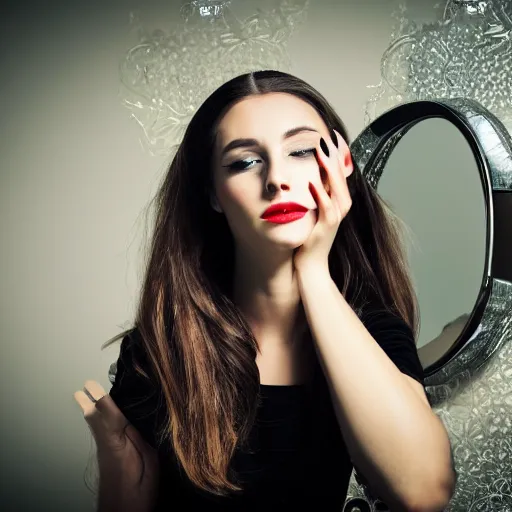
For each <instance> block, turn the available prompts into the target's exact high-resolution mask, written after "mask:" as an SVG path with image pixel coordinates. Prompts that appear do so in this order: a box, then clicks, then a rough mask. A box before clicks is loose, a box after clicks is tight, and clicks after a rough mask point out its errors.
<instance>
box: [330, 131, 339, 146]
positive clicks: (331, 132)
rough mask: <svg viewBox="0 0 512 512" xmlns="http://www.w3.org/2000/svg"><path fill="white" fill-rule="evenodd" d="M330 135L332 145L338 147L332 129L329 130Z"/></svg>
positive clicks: (336, 138)
mask: <svg viewBox="0 0 512 512" xmlns="http://www.w3.org/2000/svg"><path fill="white" fill-rule="evenodd" d="M330 134H331V139H332V143H333V144H334V145H335V146H336V147H338V137H336V134H335V133H334V130H333V129H332V128H331V129H330Z"/></svg>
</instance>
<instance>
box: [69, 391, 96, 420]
mask: <svg viewBox="0 0 512 512" xmlns="http://www.w3.org/2000/svg"><path fill="white" fill-rule="evenodd" d="M73 398H74V399H75V400H76V402H77V403H78V405H79V406H80V407H81V409H82V412H83V413H84V416H85V415H90V414H92V413H93V410H94V409H95V406H94V402H91V399H90V398H89V396H87V395H86V394H85V393H84V392H83V391H76V392H75V393H73Z"/></svg>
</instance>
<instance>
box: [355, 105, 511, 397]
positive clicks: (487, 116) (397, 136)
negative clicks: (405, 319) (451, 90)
mask: <svg viewBox="0 0 512 512" xmlns="http://www.w3.org/2000/svg"><path fill="white" fill-rule="evenodd" d="M436 117H438V118H443V119H446V120H447V121H449V122H450V123H452V124H453V125H454V126H455V127H456V128H458V130H459V131H460V132H461V133H462V135H463V136H464V138H465V139H466V141H467V142H468V144H469V146H470V147H471V150H472V152H473V155H474V157H475V160H476V163H477V166H478V169H479V173H480V179H481V184H482V190H483V194H484V201H485V215H486V248H485V249H486V250H485V264H484V271H483V276H482V283H481V286H480V291H479V293H478V296H477V297H476V298H475V299H476V300H475V306H474V307H473V310H472V312H471V313H470V316H469V319H468V322H467V323H466V325H465V327H464V329H463V330H462V331H461V333H460V334H459V336H458V338H457V340H456V341H455V343H454V344H453V345H452V346H451V348H450V349H449V350H448V351H447V352H446V353H445V354H444V356H443V357H441V358H440V359H439V360H438V361H437V362H435V363H434V364H432V365H430V366H428V367H426V368H425V369H424V371H425V386H426V389H427V394H428V395H429V400H430V401H431V403H432V404H433V403H436V402H439V401H442V400H443V398H446V397H445V396H444V393H443V390H442V388H443V386H442V385H443V384H445V383H447V382H448V381H449V380H451V379H452V378H454V377H456V376H459V375H460V374H462V373H466V374H468V375H469V374H471V375H474V374H475V372H477V371H478V370H479V369H480V368H482V366H483V365H484V364H485V363H486V362H487V361H488V360H489V358H490V357H491V356H492V354H493V353H494V352H495V351H496V350H498V348H499V347H500V346H501V345H502V344H503V343H504V340H505V336H506V332H507V326H508V324H509V323H510V322H511V317H512V312H511V310H510V307H509V305H510V303H511V301H512V299H511V298H512V250H511V249H510V242H508V243H507V240H508V239H510V232H511V229H512V138H511V136H510V134H509V133H508V131H507V129H506V128H505V126H504V125H503V123H502V122H501V121H500V120H499V119H498V118H497V117H496V116H494V115H493V114H492V113H491V112H489V111H488V110H487V109H486V108H484V107H483V106H482V105H481V104H479V103H478V102H476V101H474V100H470V99H467V98H450V99H436V100H423V101H413V102H410V103H405V104H402V105H399V106H397V107H394V108H392V109H391V110H388V111H387V112H385V113H384V114H382V115H381V116H380V117H379V118H377V119H376V120H375V121H373V122H372V123H371V124H370V125H368V126H367V127H366V128H365V129H364V130H363V131H362V132H361V134H360V135H359V136H358V137H357V138H356V139H355V140H354V142H353V143H352V144H351V145H350V149H351V152H352V157H353V160H354V162H355V163H356V164H357V165H358V167H359V169H360V170H361V173H362V174H363V176H365V178H366V179H367V181H368V182H369V184H370V185H371V186H372V187H373V188H375V189H377V185H378V183H379V180H380V177H381V176H382V173H383V171H384V166H385V165H386V163H387V161H388V159H389V157H390V155H391V153H392V151H393V150H394V148H395V147H396V145H397V144H398V142H399V141H400V140H401V139H402V137H403V136H404V135H405V134H406V133H407V132H408V131H409V130H410V129H411V128H412V127H413V126H415V125H416V124H418V123H420V122H421V121H424V120H426V119H430V118H436ZM463 185H464V184H463V183H462V184H461V190H462V188H463ZM503 251H506V253H507V254H506V255H503V254H502V253H503ZM498 255H499V256H498ZM507 256H508V257H507ZM507 262H510V263H507ZM420 314H421V311H420ZM419 350H421V349H419Z"/></svg>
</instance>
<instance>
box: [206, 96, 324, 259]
mask: <svg viewBox="0 0 512 512" xmlns="http://www.w3.org/2000/svg"><path fill="white" fill-rule="evenodd" d="M329 136H330V135H329V132H328V129H327V127H326V125H325V124H324V122H323V120H322V118H321V117H320V116H319V115H318V113H317V112H316V110H315V109H314V108H313V107H312V106H311V105H309V104H308V103H306V102H304V101H303V100H301V99H299V98H297V97H296V96H293V95H291V94H285V93H268V94H263V95H255V96H250V97H248V98H246V99H244V100H241V101H240V102H238V103H236V104H235V105H234V106H233V107H231V108H230V109H229V110H228V111H227V112H226V114H225V115H224V116H223V117H222V119H221V121H220V123H219V126H218V132H217V137H216V141H215V151H214V157H213V173H214V174H213V178H214V197H212V206H214V208H215V209H216V210H217V211H221V212H223V213H224V215H225V216H226V220H227V222H228V224H229V226H230V229H231V232H232V234H233V237H234V239H235V242H236V244H237V245H238V246H242V247H244V248H245V249H249V250H261V249H262V248H263V247H265V248H268V246H269V244H270V245H272V246H273V247H274V248H275V249H288V250H293V249H295V248H297V247H299V246H301V245H302V244H303V243H304V242H305V241H306V240H307V238H308V236H309V235H310V233H311V231H312V229H313V227H314V225H315V222H316V215H317V212H316V209H317V206H316V204H315V201H314V199H313V196H312V195H311V193H310V191H309V187H308V184H309V182H312V183H313V184H314V185H315V187H316V188H317V189H318V188H319V187H321V186H323V185H322V183H321V177H320V170H319V165H318V163H317V160H316V158H315V155H314V153H313V148H315V147H316V146H317V144H318V141H319V139H320V137H323V138H324V139H326V138H327V137H329ZM282 202H294V203H298V204H300V205H302V206H304V207H306V208H307V209H308V210H307V212H306V214H305V215H304V216H303V217H302V218H299V219H298V220H294V221H291V222H286V223H283V224H279V223H275V222H271V221H269V220H265V219H263V218H262V217H261V216H262V214H263V212H265V210H266V209H267V208H268V207H269V206H270V205H274V204H277V203H282Z"/></svg>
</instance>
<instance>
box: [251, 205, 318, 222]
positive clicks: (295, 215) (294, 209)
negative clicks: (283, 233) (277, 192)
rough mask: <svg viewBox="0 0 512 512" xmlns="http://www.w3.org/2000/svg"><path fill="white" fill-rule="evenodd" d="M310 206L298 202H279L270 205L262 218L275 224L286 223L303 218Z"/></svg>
mask: <svg viewBox="0 0 512 512" xmlns="http://www.w3.org/2000/svg"><path fill="white" fill-rule="evenodd" d="M307 212H308V208H306V207H305V206H302V205H301V204H297V203H277V204H273V205H272V206H270V207H268V208H267V209H266V210H265V211H264V212H263V215H262V216H261V218H262V219H264V220H266V221H268V222H272V223H274V224H286V223H288V222H293V221H295V220H298V219H302V217H304V215H306V213H307Z"/></svg>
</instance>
